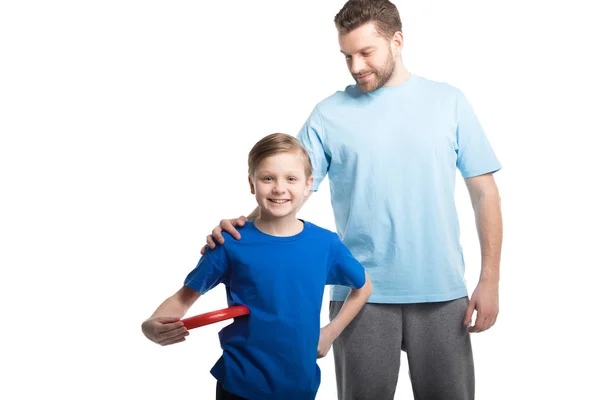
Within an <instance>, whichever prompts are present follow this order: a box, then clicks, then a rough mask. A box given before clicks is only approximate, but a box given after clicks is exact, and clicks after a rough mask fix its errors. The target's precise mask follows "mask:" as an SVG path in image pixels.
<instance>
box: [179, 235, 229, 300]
mask: <svg viewBox="0 0 600 400" xmlns="http://www.w3.org/2000/svg"><path fill="white" fill-rule="evenodd" d="M228 271H229V262H228V259H227V254H226V253H225V246H223V245H220V246H217V247H215V248H214V249H212V250H211V249H209V250H208V251H207V252H206V253H205V254H204V255H203V256H202V257H201V258H200V261H198V264H197V265H196V268H194V269H193V270H192V271H191V272H190V273H189V274H188V275H187V277H186V278H185V281H184V283H183V284H184V285H185V286H187V287H189V288H191V289H193V290H195V291H196V292H199V293H201V294H204V293H206V292H208V291H209V290H211V289H212V288H214V287H215V286H217V285H218V284H219V283H222V282H224V281H225V280H226V279H227V274H228Z"/></svg>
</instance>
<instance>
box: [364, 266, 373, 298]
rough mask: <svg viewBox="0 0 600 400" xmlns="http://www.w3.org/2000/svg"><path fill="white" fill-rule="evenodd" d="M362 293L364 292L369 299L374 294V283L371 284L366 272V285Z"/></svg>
mask: <svg viewBox="0 0 600 400" xmlns="http://www.w3.org/2000/svg"><path fill="white" fill-rule="evenodd" d="M361 291H362V292H364V294H365V296H366V297H367V298H369V297H371V293H372V292H373V283H371V278H369V275H368V274H367V273H366V272H365V284H364V285H363V287H362V288H361Z"/></svg>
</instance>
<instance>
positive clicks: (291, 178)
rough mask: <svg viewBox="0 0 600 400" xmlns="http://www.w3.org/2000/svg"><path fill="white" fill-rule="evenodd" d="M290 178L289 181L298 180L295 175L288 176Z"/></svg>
mask: <svg viewBox="0 0 600 400" xmlns="http://www.w3.org/2000/svg"><path fill="white" fill-rule="evenodd" d="M288 180H289V181H292V182H295V181H297V180H298V178H296V177H294V176H290V177H289V178H288Z"/></svg>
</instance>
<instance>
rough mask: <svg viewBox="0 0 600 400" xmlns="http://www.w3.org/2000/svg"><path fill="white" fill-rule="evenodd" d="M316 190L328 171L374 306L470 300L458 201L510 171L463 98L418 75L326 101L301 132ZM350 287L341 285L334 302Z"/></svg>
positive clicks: (344, 232) (338, 214) (339, 218)
mask: <svg viewBox="0 0 600 400" xmlns="http://www.w3.org/2000/svg"><path fill="white" fill-rule="evenodd" d="M298 139H299V140H300V142H301V143H302V144H303V145H304V146H305V148H306V150H307V151H308V153H309V156H310V159H311V162H312V165H313V168H314V178H315V181H314V185H313V188H312V190H317V189H318V187H319V184H320V183H321V182H322V180H323V179H324V178H325V176H326V175H327V174H328V177H329V184H330V190H331V202H332V206H333V211H334V217H335V223H336V228H337V232H338V234H339V235H340V237H341V238H342V241H343V242H344V244H346V246H348V248H349V249H350V250H351V251H352V254H353V255H354V256H355V257H356V258H357V259H358V261H360V262H361V264H362V265H364V267H365V268H366V270H367V273H368V274H369V277H370V278H371V280H372V282H373V294H372V295H371V297H370V298H369V302H374V303H415V302H433V301H445V300H452V299H456V298H459V297H463V296H466V295H467V289H466V284H465V281H464V260H463V253H462V247H461V244H460V240H459V234H460V230H459V223H458V215H457V212H456V206H455V202H454V188H455V180H456V175H457V169H458V170H459V171H460V173H461V174H462V176H463V178H469V177H474V176H477V175H481V174H485V173H489V172H495V171H498V170H499V169H500V168H501V165H500V162H499V161H498V159H497V158H496V156H495V154H494V151H493V150H492V147H491V145H490V143H489V142H488V139H487V138H486V135H485V133H484V131H483V129H482V127H481V125H480V123H479V121H478V119H477V117H476V115H475V113H474V111H473V109H472V108H471V106H470V104H469V102H468V101H467V99H466V98H465V96H464V95H463V93H462V92H461V91H460V90H458V89H457V88H455V87H453V86H451V85H449V84H446V83H440V82H434V81H431V80H427V79H425V78H422V77H419V76H417V75H415V74H412V75H411V76H410V78H409V79H408V80H407V81H405V82H404V83H402V84H399V85H395V86H390V87H382V88H380V89H378V90H376V91H374V92H371V93H363V92H361V91H360V89H359V88H358V87H357V86H356V85H353V86H348V87H347V88H346V89H345V90H344V91H339V92H336V93H334V94H333V95H331V96H329V97H328V98H326V99H324V100H323V101H321V102H320V103H319V104H317V106H316V107H315V108H314V110H313V111H312V113H311V115H310V116H309V118H308V120H307V121H306V123H305V124H304V126H303V127H302V129H301V130H300V132H299V134H298ZM347 294H348V290H347V289H346V288H344V287H339V286H334V287H333V288H332V292H331V299H332V300H339V301H342V300H344V299H345V298H346V295H347Z"/></svg>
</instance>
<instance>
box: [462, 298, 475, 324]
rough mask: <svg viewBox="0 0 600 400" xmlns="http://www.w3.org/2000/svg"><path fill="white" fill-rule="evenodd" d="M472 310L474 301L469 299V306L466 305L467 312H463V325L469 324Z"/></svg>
mask: <svg viewBox="0 0 600 400" xmlns="http://www.w3.org/2000/svg"><path fill="white" fill-rule="evenodd" d="M473 311H475V302H474V301H473V300H471V301H470V302H469V306H468V307H467V312H466V313H465V319H464V321H463V324H464V325H469V324H470V323H471V320H472V319H473Z"/></svg>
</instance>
